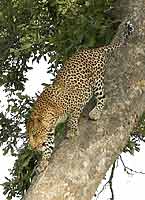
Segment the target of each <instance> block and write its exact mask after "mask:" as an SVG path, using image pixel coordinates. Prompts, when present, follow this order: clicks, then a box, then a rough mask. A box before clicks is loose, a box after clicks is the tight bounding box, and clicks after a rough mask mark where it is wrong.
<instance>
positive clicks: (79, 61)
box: [26, 22, 134, 165]
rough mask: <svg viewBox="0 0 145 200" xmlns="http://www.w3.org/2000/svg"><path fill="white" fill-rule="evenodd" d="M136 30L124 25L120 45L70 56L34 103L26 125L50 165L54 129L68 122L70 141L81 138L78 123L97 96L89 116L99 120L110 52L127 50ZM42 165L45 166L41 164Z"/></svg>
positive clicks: (85, 50)
mask: <svg viewBox="0 0 145 200" xmlns="http://www.w3.org/2000/svg"><path fill="white" fill-rule="evenodd" d="M133 30H134V28H133V25H132V24H131V23H130V22H126V23H125V31H124V34H123V36H122V39H121V41H119V42H117V43H111V44H109V45H107V46H103V47H99V48H97V47H96V48H85V49H80V50H78V51H77V52H76V53H74V54H73V55H72V56H70V57H69V58H68V59H67V60H66V61H65V63H64V65H63V67H61V69H60V70H59V71H58V73H57V75H56V78H55V79H54V81H53V83H52V84H50V85H48V86H47V87H46V88H44V90H43V92H42V93H41V94H40V96H38V98H37V100H36V102H35V103H34V106H33V109H32V112H31V115H30V117H29V119H28V121H27V124H26V130H27V135H28V142H29V143H30V145H31V147H32V149H36V150H38V151H40V152H41V153H42V162H41V163H43V161H49V159H50V157H51V155H52V153H53V151H54V148H55V142H54V141H55V128H56V126H57V125H58V124H59V123H61V122H65V121H66V122H67V123H66V126H67V137H68V138H72V137H74V136H75V135H79V126H78V123H79V119H80V114H81V113H82V111H83V109H84V107H85V106H86V104H87V103H88V102H89V101H90V99H91V98H92V97H93V96H94V97H95V98H96V102H97V103H96V106H95V107H94V108H93V110H92V111H91V112H90V113H89V117H90V119H93V120H97V119H98V118H99V117H100V114H101V113H102V110H103V108H104V105H105V92H104V73H105V66H106V65H107V61H108V58H109V56H110V55H111V52H113V51H114V50H115V49H118V48H119V47H122V46H124V45H125V44H126V43H127V41H128V38H129V36H130V35H131V33H132V32H133ZM41 165H43V164H41Z"/></svg>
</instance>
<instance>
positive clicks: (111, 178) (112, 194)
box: [95, 161, 116, 200]
mask: <svg viewBox="0 0 145 200" xmlns="http://www.w3.org/2000/svg"><path fill="white" fill-rule="evenodd" d="M115 166H116V161H115V162H114V163H113V165H112V169H111V174H110V177H109V180H108V181H107V182H106V183H105V184H104V185H103V187H102V189H101V190H100V192H99V193H98V194H97V195H96V194H95V197H96V199H98V197H99V195H100V194H101V193H102V192H103V191H104V190H105V188H106V186H107V185H108V184H109V188H110V191H111V197H110V200H114V191H113V187H112V180H113V176H114V171H115Z"/></svg>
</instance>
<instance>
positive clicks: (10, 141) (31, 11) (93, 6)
mask: <svg viewBox="0 0 145 200" xmlns="http://www.w3.org/2000/svg"><path fill="white" fill-rule="evenodd" d="M112 3H113V0H21V1H20V0H1V1H0V30H1V31H0V66H1V67H0V86H4V91H5V92H6V94H7V99H8V101H7V108H6V110H5V111H3V112H1V113H0V146H1V147H3V150H4V153H5V154H6V153H7V152H8V151H11V153H12V155H18V158H17V161H16V162H15V165H14V168H13V169H12V170H11V175H12V178H11V179H8V178H6V179H7V181H6V182H5V183H4V184H3V186H4V193H5V195H6V196H7V199H8V200H10V199H12V197H15V196H22V195H23V194H24V192H25V191H26V190H27V189H28V187H29V185H30V183H31V179H32V177H33V176H34V174H35V173H34V171H33V168H34V167H35V166H36V164H37V162H38V159H39V156H38V154H37V153H36V152H32V150H31V149H29V148H28V147H27V145H26V136H25V128H24V126H25V120H26V119H27V118H28V115H29V109H30V108H31V106H32V104H33V102H34V99H33V98H30V97H28V96H27V95H25V93H24V90H25V83H26V81H27V78H26V74H27V72H28V71H30V70H32V69H33V67H34V66H33V67H30V66H29V65H28V62H29V59H30V58H31V59H32V60H33V62H34V61H37V62H38V63H39V61H40V59H41V58H42V57H43V58H44V59H45V61H46V62H48V63H49V65H48V73H55V72H56V71H57V68H58V67H59V66H60V64H62V63H63V61H64V60H65V59H66V58H67V57H68V56H69V55H71V54H72V53H73V52H74V51H75V50H76V49H78V48H84V47H96V46H100V45H103V44H105V43H109V42H110V40H111V39H112V37H113V35H114V33H115V31H116V28H117V26H118V24H119V21H117V20H116V19H114V18H113V17H111V15H110V14H109V15H108V10H109V9H110V6H111V5H112ZM106 10H107V12H106ZM109 11H110V10H109ZM48 57H49V58H50V59H49V60H48V59H47V58H48ZM63 130H64V125H63V124H61V125H60V126H59V127H57V130H56V132H59V133H62V131H63ZM60 135H62V134H60ZM22 141H23V146H22V147H21V150H19V148H18V144H19V142H22Z"/></svg>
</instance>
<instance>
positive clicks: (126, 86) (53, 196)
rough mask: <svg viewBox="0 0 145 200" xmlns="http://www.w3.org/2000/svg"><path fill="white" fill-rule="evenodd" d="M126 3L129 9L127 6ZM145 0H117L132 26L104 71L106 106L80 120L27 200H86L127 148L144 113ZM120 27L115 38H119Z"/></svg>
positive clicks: (41, 175) (31, 188) (36, 182)
mask: <svg viewBox="0 0 145 200" xmlns="http://www.w3.org/2000/svg"><path fill="white" fill-rule="evenodd" d="M126 4H127V5H126ZM144 5H145V0H129V1H128V3H124V0H122V1H120V7H121V9H123V12H124V16H123V17H125V18H126V19H129V20H130V21H131V23H133V25H134V26H135V33H134V35H133V38H132V39H131V40H130V42H129V44H128V45H127V46H126V47H123V48H121V49H120V50H118V51H117V53H116V54H115V55H113V58H112V59H111V61H110V62H109V63H108V65H107V68H106V78H105V80H106V81H105V82H106V84H105V85H106V96H107V100H106V106H105V109H104V111H103V113H102V116H101V119H100V120H99V121H91V120H89V119H88V118H87V117H82V118H81V120H80V136H79V137H76V138H74V140H73V141H71V140H66V139H65V140H64V141H62V142H61V144H60V146H59V148H58V149H57V150H56V152H55V153H54V154H53V156H52V159H51V160H50V164H49V166H48V168H47V170H46V171H45V172H44V173H42V174H40V175H39V176H38V177H37V178H35V180H34V181H33V182H32V185H31V186H30V188H29V190H28V192H27V194H26V195H25V197H24V199H25V200H32V199H34V200H37V199H39V200H40V199H41V200H84V199H85V200H90V199H91V197H92V196H93V194H94V193H95V191H96V188H97V186H98V185H99V184H100V182H101V180H102V179H103V178H104V176H105V174H106V172H107V170H108V169H109V167H110V166H111V164H112V163H114V161H115V159H116V158H117V157H118V155H119V154H120V153H121V152H122V150H123V148H124V147H125V145H126V144H127V141H128V138H129V136H130V133H131V131H132V130H133V127H134V126H135V123H136V120H137V119H138V118H139V116H140V115H141V114H142V113H143V111H145V68H144V63H145V56H144V55H145V6H144ZM119 32H121V26H120V29H119V31H118V33H117V35H116V37H115V40H118V39H119V34H120V33H119Z"/></svg>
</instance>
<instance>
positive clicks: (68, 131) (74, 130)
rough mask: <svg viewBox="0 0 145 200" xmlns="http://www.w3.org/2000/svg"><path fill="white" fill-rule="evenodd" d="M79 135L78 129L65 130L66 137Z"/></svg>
mask: <svg viewBox="0 0 145 200" xmlns="http://www.w3.org/2000/svg"><path fill="white" fill-rule="evenodd" d="M78 135H79V130H78V129H69V130H67V138H73V137H75V136H78Z"/></svg>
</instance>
